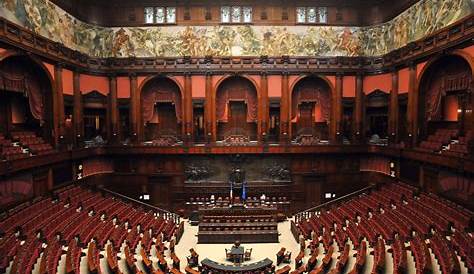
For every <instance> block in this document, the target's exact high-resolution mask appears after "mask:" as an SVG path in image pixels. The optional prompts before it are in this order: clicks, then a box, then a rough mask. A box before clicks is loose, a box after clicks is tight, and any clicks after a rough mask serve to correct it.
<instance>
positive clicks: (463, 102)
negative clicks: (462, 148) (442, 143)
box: [418, 55, 474, 139]
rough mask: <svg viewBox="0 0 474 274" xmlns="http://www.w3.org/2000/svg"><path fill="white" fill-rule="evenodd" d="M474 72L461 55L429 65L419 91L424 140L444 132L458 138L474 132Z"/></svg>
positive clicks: (442, 58)
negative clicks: (451, 132) (449, 130)
mask: <svg viewBox="0 0 474 274" xmlns="http://www.w3.org/2000/svg"><path fill="white" fill-rule="evenodd" d="M472 80H473V79H472V69H471V66H470V63H469V62H468V60H466V59H465V58H464V57H463V56H460V55H446V56H442V57H440V58H438V59H435V60H433V61H432V62H430V63H428V65H427V67H426V68H425V70H424V71H423V73H422V75H421V79H420V82H419V88H418V125H419V130H420V131H419V132H420V137H421V138H420V139H426V138H427V137H428V136H429V135H432V134H435V133H436V131H437V130H440V129H453V130H456V131H457V134H461V135H463V134H464V132H466V131H470V130H473V129H474V127H473V120H474V119H473V117H472V108H473V96H472V95H471V93H472V92H471V90H472Z"/></svg>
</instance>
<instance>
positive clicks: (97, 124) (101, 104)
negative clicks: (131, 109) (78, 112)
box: [82, 90, 108, 141]
mask: <svg viewBox="0 0 474 274" xmlns="http://www.w3.org/2000/svg"><path fill="white" fill-rule="evenodd" d="M107 103H108V100H107V95H104V94H102V93H100V92H99V91H97V90H93V91H91V92H88V93H85V94H82V104H83V110H82V119H83V124H84V139H85V140H86V141H91V140H92V139H94V138H99V139H96V140H100V138H101V139H104V140H105V139H108V128H107V120H108V118H107V116H108V113H107ZM99 136H100V137H99Z"/></svg>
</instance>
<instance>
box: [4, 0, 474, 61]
mask: <svg viewBox="0 0 474 274" xmlns="http://www.w3.org/2000/svg"><path fill="white" fill-rule="evenodd" d="M472 2H473V0H424V1H420V2H418V3H416V4H415V5H413V6H412V7H410V8H409V9H407V10H405V11H404V12H403V13H401V14H400V15H398V16H397V17H395V18H394V19H393V20H391V21H389V22H387V23H384V24H380V25H375V26H369V27H339V26H320V25H319V26H251V25H244V26H242V25H233V26H232V25H229V26H221V25H219V26H188V27H185V26H150V27H122V28H108V27H100V26H96V25H91V24H88V23H84V22H82V21H80V20H77V19H76V18H74V17H73V16H71V15H70V14H68V13H66V12H65V11H63V10H62V9H60V8H59V7H57V6H56V5H54V4H53V3H52V2H50V1H48V0H3V1H0V16H2V17H4V18H6V19H7V20H10V21H12V22H14V23H17V24H20V25H22V26H24V27H26V28H28V29H30V30H32V31H34V32H36V33H38V34H40V35H43V36H44V37H47V38H49V39H51V40H54V41H57V42H61V43H62V44H64V45H65V46H67V47H69V48H71V49H73V50H78V51H80V52H83V53H85V54H88V55H90V56H93V57H132V56H135V57H177V56H207V55H211V56H260V55H268V56H281V55H292V56H379V55H383V54H386V53H388V52H390V51H392V50H395V49H398V48H400V47H403V46H404V45H406V44H408V43H410V42H412V41H415V40H418V39H421V38H423V37H425V36H427V35H429V34H431V33H433V32H435V31H437V30H439V29H441V28H443V27H446V26H448V25H449V24H452V23H453V22H455V21H457V20H460V19H462V18H463V17H465V16H467V15H470V14H471V13H472V6H473V3H472Z"/></svg>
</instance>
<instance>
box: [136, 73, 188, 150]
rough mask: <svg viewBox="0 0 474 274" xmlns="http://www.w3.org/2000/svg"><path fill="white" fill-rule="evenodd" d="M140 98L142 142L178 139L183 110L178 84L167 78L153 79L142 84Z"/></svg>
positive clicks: (180, 133)
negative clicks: (142, 128) (142, 126)
mask: <svg viewBox="0 0 474 274" xmlns="http://www.w3.org/2000/svg"><path fill="white" fill-rule="evenodd" d="M140 97H141V108H142V109H141V111H142V121H143V124H144V140H145V141H158V140H163V138H165V139H166V138H171V139H173V140H177V139H180V138H181V135H182V124H183V108H182V96H181V91H180V87H179V86H178V84H177V83H176V82H175V81H173V80H172V79H170V78H167V77H159V76H157V77H154V78H152V79H149V80H148V81H147V82H146V83H144V85H143V87H142V89H141V93H140ZM171 139H170V140H171ZM158 142H159V141H158Z"/></svg>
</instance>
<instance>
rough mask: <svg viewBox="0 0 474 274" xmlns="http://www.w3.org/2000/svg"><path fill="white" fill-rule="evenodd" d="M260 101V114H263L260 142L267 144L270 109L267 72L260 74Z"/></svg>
mask: <svg viewBox="0 0 474 274" xmlns="http://www.w3.org/2000/svg"><path fill="white" fill-rule="evenodd" d="M260 101H261V104H260V106H259V110H258V111H259V112H261V113H262V114H261V118H260V119H261V120H260V121H261V122H260V127H261V129H260V134H259V138H260V136H261V139H259V141H263V142H266V141H267V134H268V123H269V120H268V119H269V107H268V76H267V72H266V71H262V73H261V74H260Z"/></svg>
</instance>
